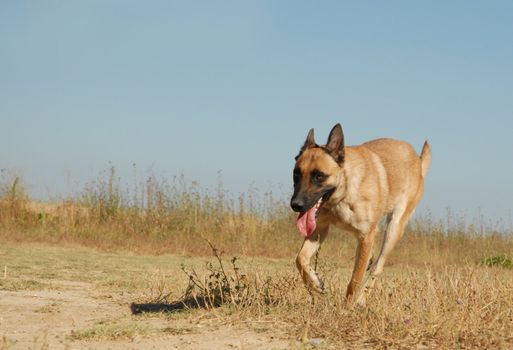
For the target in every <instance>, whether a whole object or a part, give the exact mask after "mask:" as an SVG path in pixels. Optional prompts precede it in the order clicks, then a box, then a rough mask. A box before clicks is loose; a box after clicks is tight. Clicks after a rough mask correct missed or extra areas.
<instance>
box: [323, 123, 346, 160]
mask: <svg viewBox="0 0 513 350" xmlns="http://www.w3.org/2000/svg"><path fill="white" fill-rule="evenodd" d="M326 149H327V150H328V152H329V154H331V156H332V157H333V158H335V160H336V161H337V163H339V164H341V163H342V162H343V161H344V157H345V150H344V132H343V131H342V126H341V125H340V124H337V125H335V126H334V127H333V129H331V131H330V136H329V137H328V142H327V143H326Z"/></svg>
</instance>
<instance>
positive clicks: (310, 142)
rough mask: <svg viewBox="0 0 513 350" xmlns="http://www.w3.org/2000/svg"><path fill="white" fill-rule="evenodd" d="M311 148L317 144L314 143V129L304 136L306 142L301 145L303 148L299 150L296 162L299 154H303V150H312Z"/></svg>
mask: <svg viewBox="0 0 513 350" xmlns="http://www.w3.org/2000/svg"><path fill="white" fill-rule="evenodd" d="M312 147H317V144H316V143H315V138H314V129H313V128H312V129H310V131H308V135H307V136H306V141H305V143H304V144H303V147H301V149H300V150H299V154H298V155H297V156H296V160H297V159H298V158H299V157H301V154H303V152H304V151H305V150H307V149H308V148H312Z"/></svg>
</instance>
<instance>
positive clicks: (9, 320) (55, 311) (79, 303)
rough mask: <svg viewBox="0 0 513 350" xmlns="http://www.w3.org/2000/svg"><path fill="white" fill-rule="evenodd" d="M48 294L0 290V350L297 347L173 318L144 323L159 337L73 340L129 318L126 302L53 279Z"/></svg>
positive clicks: (265, 336) (289, 342) (84, 285)
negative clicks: (157, 329) (111, 321)
mask: <svg viewBox="0 0 513 350" xmlns="http://www.w3.org/2000/svg"><path fill="white" fill-rule="evenodd" d="M52 286H53V287H52V289H51V290H22V291H5V290H0V349H2V350H3V349H290V348H297V347H298V343H297V342H296V341H295V340H293V339H289V340H287V339H286V338H284V337H283V336H282V337H281V338H276V337H274V336H272V335H270V334H266V333H265V332H256V331H255V330H251V329H249V328H248V327H246V328H244V326H232V325H216V324H215V322H214V323H213V322H212V320H210V321H208V322H204V323H202V322H196V323H195V324H190V325H188V326H186V327H184V325H183V324H180V325H176V324H174V323H175V322H180V321H177V320H173V319H165V318H162V317H160V318H153V319H151V318H150V319H148V322H147V324H148V325H151V326H152V327H160V329H162V328H163V327H167V328H166V329H168V330H169V331H168V332H166V333H164V334H163V333H159V334H153V335H152V334H149V335H148V334H143V335H140V336H139V335H136V336H133V337H128V339H123V337H121V338H122V339H115V340H105V339H102V340H94V339H87V340H80V339H78V340H77V339H74V337H73V334H74V332H83V330H87V329H91V328H92V327H93V328H94V326H95V325H97V324H98V323H101V322H102V320H109V319H128V320H130V319H131V318H132V319H133V318H134V317H139V316H133V315H131V311H130V303H129V302H128V301H126V300H123V298H122V297H112V296H109V297H105V295H101V294H100V292H99V291H98V290H97V289H95V288H94V286H93V285H92V284H90V283H85V282H76V281H62V280H60V281H59V280H57V281H56V280H52Z"/></svg>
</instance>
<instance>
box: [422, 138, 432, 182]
mask: <svg viewBox="0 0 513 350" xmlns="http://www.w3.org/2000/svg"><path fill="white" fill-rule="evenodd" d="M429 164H431V147H429V143H428V142H427V140H426V141H425V142H424V146H423V147H422V152H420V171H421V174H422V177H423V178H424V177H426V174H427V172H428V169H429Z"/></svg>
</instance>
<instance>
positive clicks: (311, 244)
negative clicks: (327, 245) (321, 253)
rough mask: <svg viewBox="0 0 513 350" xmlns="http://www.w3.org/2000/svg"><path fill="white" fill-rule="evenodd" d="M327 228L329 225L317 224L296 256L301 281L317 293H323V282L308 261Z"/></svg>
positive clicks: (315, 251) (320, 242)
mask: <svg viewBox="0 0 513 350" xmlns="http://www.w3.org/2000/svg"><path fill="white" fill-rule="evenodd" d="M328 229H329V225H325V226H320V225H319V226H317V229H316V230H315V232H314V233H313V234H312V235H311V236H309V237H306V238H305V240H304V242H303V246H302V247H301V250H300V251H299V253H298V255H297V258H296V266H297V268H298V270H299V273H300V274H301V277H302V278H303V282H304V283H305V284H306V286H307V287H309V288H311V289H312V290H314V291H316V292H318V293H324V283H322V281H321V280H320V279H319V276H317V272H316V271H315V270H314V269H313V268H312V266H311V265H310V262H311V260H312V257H313V256H314V255H315V253H317V251H318V250H319V247H320V246H321V244H322V242H323V241H324V238H326V235H327V233H328Z"/></svg>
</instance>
